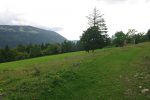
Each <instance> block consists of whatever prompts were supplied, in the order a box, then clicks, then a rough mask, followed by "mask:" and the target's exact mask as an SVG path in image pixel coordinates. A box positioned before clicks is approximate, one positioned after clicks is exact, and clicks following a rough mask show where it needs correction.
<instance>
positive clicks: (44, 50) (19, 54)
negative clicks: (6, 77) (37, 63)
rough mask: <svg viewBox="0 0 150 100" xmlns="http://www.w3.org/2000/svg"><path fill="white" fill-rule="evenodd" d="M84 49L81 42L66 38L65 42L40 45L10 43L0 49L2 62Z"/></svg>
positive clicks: (0, 60)
mask: <svg viewBox="0 0 150 100" xmlns="http://www.w3.org/2000/svg"><path fill="white" fill-rule="evenodd" d="M80 50H83V47H82V46H81V43H80V42H79V41H78V42H76V43H75V42H72V41H67V40H65V41H64V42H63V43H54V44H50V43H46V44H40V45H33V44H29V45H21V44H20V45H18V46H17V47H15V48H10V47H9V46H8V45H6V46H5V48H2V49H0V62H9V61H16V60H21V59H27V58H34V57H40V56H46V55H53V54H60V53H67V52H74V51H80Z"/></svg>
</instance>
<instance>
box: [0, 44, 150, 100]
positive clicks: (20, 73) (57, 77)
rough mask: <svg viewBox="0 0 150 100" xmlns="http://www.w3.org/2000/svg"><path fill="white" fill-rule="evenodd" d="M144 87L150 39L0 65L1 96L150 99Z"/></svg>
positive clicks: (149, 82)
mask: <svg viewBox="0 0 150 100" xmlns="http://www.w3.org/2000/svg"><path fill="white" fill-rule="evenodd" d="M149 89H150V42H147V43H143V44H138V45H131V46H126V47H122V48H104V49H100V50H96V51H95V52H94V53H86V52H83V51H81V52H73V53H65V54H59V55H53V56H45V57H39V58H33V59H28V60H21V61H15V62H9V63H2V64H0V99H4V100H149V99H150V91H149ZM146 90H147V91H146Z"/></svg>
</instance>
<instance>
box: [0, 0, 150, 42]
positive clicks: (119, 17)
mask: <svg viewBox="0 0 150 100" xmlns="http://www.w3.org/2000/svg"><path fill="white" fill-rule="evenodd" d="M149 1H150V0H0V24H1V25H32V26H37V27H42V28H45V29H51V30H54V31H56V32H58V33H59V34H61V35H63V36H64V37H66V38H67V39H69V40H77V39H79V37H80V36H81V34H82V33H83V31H84V30H85V29H86V28H87V27H88V24H87V18H86V16H87V15H89V13H90V12H91V11H92V10H93V9H94V8H95V7H97V9H99V10H100V12H101V13H102V14H104V16H103V17H104V18H105V20H106V25H107V27H108V31H109V32H108V34H109V35H110V36H111V35H113V34H114V33H115V32H116V31H120V30H123V31H124V32H126V31H127V30H128V29H129V28H134V29H136V30H138V31H140V32H146V31H147V30H148V29H149V28H150V2H149Z"/></svg>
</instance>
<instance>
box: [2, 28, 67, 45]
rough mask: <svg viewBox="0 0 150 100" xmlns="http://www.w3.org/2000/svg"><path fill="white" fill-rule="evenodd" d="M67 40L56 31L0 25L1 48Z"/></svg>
mask: <svg viewBox="0 0 150 100" xmlns="http://www.w3.org/2000/svg"><path fill="white" fill-rule="evenodd" d="M64 40H66V39H65V38H64V37H63V36H61V35H59V34H58V33H56V32H54V31H49V30H44V29H39V28H36V27H32V26H15V25H12V26H11V25H0V47H5V46H6V45H8V46H10V47H15V46H17V45H19V44H23V45H25V44H30V43H31V44H42V43H56V42H57V43H61V42H63V41H64Z"/></svg>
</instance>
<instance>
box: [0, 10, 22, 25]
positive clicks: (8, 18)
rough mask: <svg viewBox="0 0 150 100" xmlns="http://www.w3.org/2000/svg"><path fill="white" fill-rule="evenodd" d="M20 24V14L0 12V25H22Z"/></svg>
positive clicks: (7, 11)
mask: <svg viewBox="0 0 150 100" xmlns="http://www.w3.org/2000/svg"><path fill="white" fill-rule="evenodd" d="M22 22H23V19H21V18H20V14H16V13H12V12H10V11H9V10H6V11H4V12H0V25H16V24H22Z"/></svg>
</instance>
